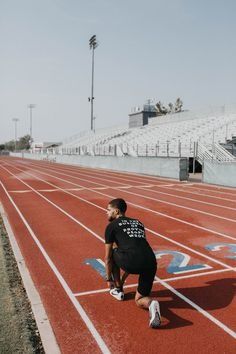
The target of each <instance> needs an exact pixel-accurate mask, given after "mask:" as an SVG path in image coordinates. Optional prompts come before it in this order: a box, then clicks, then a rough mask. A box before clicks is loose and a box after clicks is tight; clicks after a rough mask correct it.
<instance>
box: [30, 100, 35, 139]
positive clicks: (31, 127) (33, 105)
mask: <svg viewBox="0 0 236 354" xmlns="http://www.w3.org/2000/svg"><path fill="white" fill-rule="evenodd" d="M35 107H36V105H35V104H33V103H30V104H28V108H29V111H30V145H31V144H32V142H33V119H32V110H33V108H35Z"/></svg>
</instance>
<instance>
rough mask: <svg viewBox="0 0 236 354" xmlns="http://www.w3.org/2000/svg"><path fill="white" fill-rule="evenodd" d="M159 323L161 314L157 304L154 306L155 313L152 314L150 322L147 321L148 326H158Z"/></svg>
mask: <svg viewBox="0 0 236 354" xmlns="http://www.w3.org/2000/svg"><path fill="white" fill-rule="evenodd" d="M160 325H161V314H160V310H159V305H158V307H156V308H155V315H154V316H152V318H151V320H150V322H149V327H151V328H158V327H160Z"/></svg>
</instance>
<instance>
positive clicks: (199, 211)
mask: <svg viewBox="0 0 236 354" xmlns="http://www.w3.org/2000/svg"><path fill="white" fill-rule="evenodd" d="M116 189H117V190H119V188H116ZM124 192H125V193H129V194H132V195H135V196H137V197H142V198H144V199H148V200H153V201H155V202H158V203H163V204H168V205H173V206H175V207H177V208H180V209H186V210H191V211H194V212H196V213H200V214H203V215H208V216H212V217H214V218H217V219H222V220H226V221H230V222H235V223H236V219H230V218H226V217H224V216H220V215H216V214H213V213H208V212H206V211H202V210H199V209H194V208H190V207H186V206H184V205H179V204H176V203H171V202H167V201H165V200H160V199H157V198H152V197H148V196H146V195H143V194H139V193H134V192H128V191H124Z"/></svg>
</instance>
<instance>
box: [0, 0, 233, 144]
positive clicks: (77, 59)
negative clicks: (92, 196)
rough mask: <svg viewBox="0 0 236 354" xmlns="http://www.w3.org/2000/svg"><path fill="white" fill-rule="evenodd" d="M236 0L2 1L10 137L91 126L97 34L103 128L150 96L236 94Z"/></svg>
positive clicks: (3, 86)
mask: <svg viewBox="0 0 236 354" xmlns="http://www.w3.org/2000/svg"><path fill="white" fill-rule="evenodd" d="M235 10H236V2H235V1H233V0H226V1H223V0H222V1H221V0H215V1H214V0H205V1H203V0H199V1H197V2H196V1H194V0H172V1H171V0H169V1H168V0H165V1H164V0H147V1H145V2H143V1H134V0H127V1H124V0H121V1H119V2H116V1H114V0H109V1H108V0H93V1H92V0H90V1H86V2H85V1H80V0H78V1H76V0H68V1H65V0H51V1H46V0H41V1H40V2H36V1H32V0H21V1H20V2H19V1H16V0H9V1H7V2H4V1H1V0H0V45H1V57H0V75H1V80H0V95H1V100H0V120H1V129H0V143H3V142H6V141H9V140H12V139H14V123H13V121H12V119H13V118H19V119H20V121H19V122H18V137H20V136H23V135H25V134H28V133H29V110H28V109H27V105H28V104H30V103H34V104H35V105H36V107H35V108H34V109H33V138H34V140H35V141H61V140H62V139H64V138H66V137H68V136H71V135H73V134H76V133H79V132H81V131H84V130H89V129H90V103H89V102H88V97H89V96H90V95H91V51H90V49H89V38H90V37H91V36H92V35H94V34H96V36H97V41H98V42H99V46H98V47H97V48H96V50H95V78H94V80H95V81H94V83H95V86H94V96H95V100H94V116H95V117H96V122H95V126H96V128H103V127H108V126H113V125H122V124H126V123H127V122H128V114H129V113H130V110H131V108H132V107H134V106H140V105H142V104H143V103H145V101H146V100H147V99H149V98H154V99H155V100H158V101H159V100H160V101H162V102H163V104H165V105H167V104H168V103H169V102H174V101H175V100H176V98H177V97H181V99H182V100H183V102H184V108H185V109H192V108H194V107H202V106H206V105H209V106H215V105H217V106H219V105H224V104H231V103H236V97H235V92H236V90H235V86H236V69H235V63H234V59H235V57H236V41H235V33H236V21H235V13H236V11H235Z"/></svg>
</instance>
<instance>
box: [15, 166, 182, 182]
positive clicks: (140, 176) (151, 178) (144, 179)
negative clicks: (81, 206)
mask: <svg viewBox="0 0 236 354" xmlns="http://www.w3.org/2000/svg"><path fill="white" fill-rule="evenodd" d="M18 163H19V164H21V163H22V161H18ZM29 165H33V166H37V167H42V166H41V164H40V165H39V164H37V163H34V162H33V161H32V160H31V161H30V163H29ZM44 165H45V164H44ZM57 166H58V167H57ZM57 166H55V165H54V166H50V169H51V170H53V171H58V169H59V170H63V171H70V172H72V173H75V174H79V175H81V174H82V175H84V171H85V172H87V173H92V174H93V176H94V175H95V176H100V177H101V176H107V177H108V178H110V177H113V178H115V179H119V180H123V181H126V182H127V181H128V182H129V181H131V182H135V183H143V182H144V183H149V182H152V183H155V182H160V183H166V182H168V181H170V182H171V181H173V182H174V184H173V185H181V184H182V183H186V182H185V181H183V182H179V183H176V179H173V178H168V179H167V178H165V177H163V178H161V177H158V176H149V175H144V174H138V173H135V172H133V173H130V172H125V171H122V172H121V171H114V170H107V169H97V168H87V167H82V166H80V167H78V166H74V167H75V168H70V167H69V166H68V165H65V164H62V163H61V164H59V163H58V164H57ZM62 166H63V167H62ZM71 167H72V166H71ZM94 171H97V172H98V173H96V172H95V173H94ZM122 175H123V177H122ZM127 177H128V178H127ZM132 177H135V179H133V178H132ZM139 180H140V181H139ZM162 181H164V182H162ZM157 186H158V185H157Z"/></svg>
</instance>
